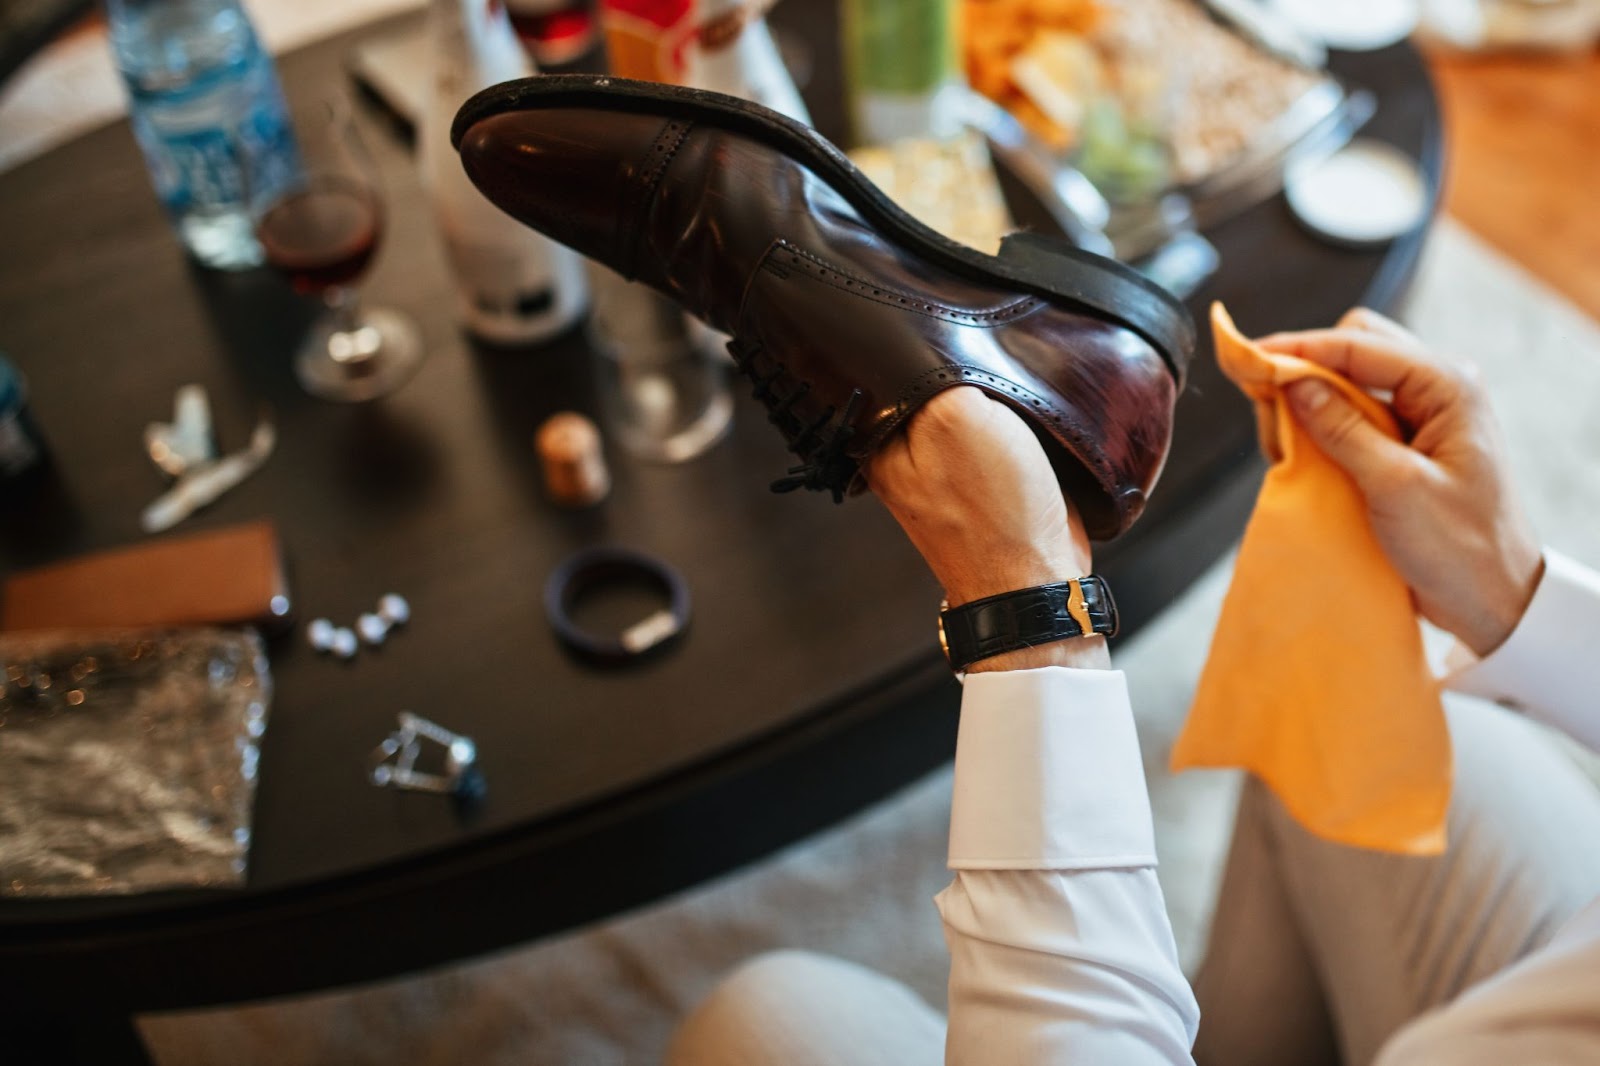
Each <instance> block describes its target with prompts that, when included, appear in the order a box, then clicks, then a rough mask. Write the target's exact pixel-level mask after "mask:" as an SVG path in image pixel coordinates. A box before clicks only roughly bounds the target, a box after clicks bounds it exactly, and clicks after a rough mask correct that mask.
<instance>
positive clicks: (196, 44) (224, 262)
mask: <svg viewBox="0 0 1600 1066" xmlns="http://www.w3.org/2000/svg"><path fill="white" fill-rule="evenodd" d="M106 12H107V16H108V20H109V24H110V37H111V48H112V52H113V54H114V56H115V58H116V63H117V67H118V69H119V70H121V72H122V77H123V80H124V81H125V82H126V84H127V87H128V114H129V118H130V120H131V122H132V123H133V132H134V135H135V136H136V137H137V138H138V141H139V147H140V148H142V149H143V150H144V157H145V163H146V165H147V166H148V167H149V168H150V178H151V181H152V182H153V183H154V184H155V188H156V194H157V195H158V196H159V197H160V198H161V202H162V205H163V206H164V207H165V208H166V209H167V213H168V214H169V215H170V216H171V217H172V221H173V224H174V225H175V226H176V227H177V230H178V234H179V236H180V237H181V238H182V239H183V243H184V245H185V246H186V247H187V248H188V250H189V252H190V254H192V255H193V256H194V257H195V259H197V260H199V261H200V262H201V263H203V264H205V265H206V266H210V267H219V268H222V269H225V270H243V269H246V268H248V267H253V266H257V265H259V264H260V263H261V262H262V258H263V256H262V251H261V246H260V245H259V244H258V243H257V242H256V239H255V234H254V231H253V227H252V225H251V217H250V205H251V202H252V200H255V201H257V202H261V201H264V200H267V199H270V198H271V197H272V196H273V195H274V194H275V193H276V192H277V191H278V190H280V189H283V188H285V187H287V186H288V185H290V184H292V183H293V181H294V180H295V178H296V176H297V175H298V173H299V170H300V160H299V152H298V150H297V149H296V147H295V142H294V132H293V129H292V127H291V126H290V124H289V115H288V110H287V108H286V107H285V106H284V102H283V90H282V88H281V87H280V86H279V84H278V75H277V72H276V71H275V70H274V69H273V65H272V59H271V57H270V56H268V55H267V53H266V51H265V50H263V49H262V47H261V42H260V41H259V40H258V39H257V38H256V33H255V29H254V28H253V27H252V26H251V25H250V19H249V17H248V16H246V14H245V12H244V9H243V8H242V7H240V5H239V0H106Z"/></svg>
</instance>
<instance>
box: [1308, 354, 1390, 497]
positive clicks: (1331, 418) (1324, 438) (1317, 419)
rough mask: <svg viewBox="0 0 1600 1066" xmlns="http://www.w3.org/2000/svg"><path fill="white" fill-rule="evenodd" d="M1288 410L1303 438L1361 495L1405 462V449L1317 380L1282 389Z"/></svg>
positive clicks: (1313, 379)
mask: <svg viewBox="0 0 1600 1066" xmlns="http://www.w3.org/2000/svg"><path fill="white" fill-rule="evenodd" d="M1283 391H1284V395H1286V396H1287V397H1288V398H1289V408H1290V410H1292V411H1293V412H1294V415H1295V418H1296V419H1297V420H1298V421H1299V423H1300V425H1301V426H1302V427H1304V428H1305V431H1306V434H1307V435H1308V436H1309V437H1310V438H1311V440H1312V441H1313V442H1314V443H1315V444H1316V446H1317V447H1318V448H1320V449H1322V452H1323V454H1325V455H1326V456H1327V457H1328V458H1329V459H1332V460H1333V461H1334V462H1335V463H1337V464H1338V465H1339V466H1340V467H1342V468H1343V469H1344V471H1345V472H1346V473H1347V474H1349V475H1350V476H1351V477H1352V478H1354V479H1355V481H1356V484H1357V485H1359V486H1360V487H1361V490H1362V491H1363V492H1368V490H1369V487H1375V486H1376V485H1377V484H1379V482H1380V478H1381V476H1382V475H1383V474H1384V473H1385V472H1391V471H1393V469H1394V467H1395V465H1396V464H1401V465H1403V464H1404V463H1405V462H1406V461H1407V458H1408V456H1407V452H1408V449H1407V448H1406V447H1405V446H1404V445H1402V444H1399V443H1396V442H1395V441H1394V440H1391V439H1390V438H1389V437H1387V436H1385V435H1384V433H1383V431H1382V430H1380V429H1378V427H1377V426H1374V425H1373V424H1372V423H1371V422H1368V421H1367V420H1366V418H1364V417H1363V416H1362V414H1361V412H1360V411H1359V410H1358V409H1357V408H1356V406H1355V405H1354V404H1352V403H1351V402H1350V401H1349V400H1347V399H1345V398H1344V397H1343V396H1341V395H1340V394H1339V391H1338V390H1337V389H1335V388H1333V387H1332V386H1331V385H1329V384H1328V383H1327V382H1324V381H1319V380H1317V379H1316V378H1302V379H1301V380H1299V381H1295V382H1291V383H1290V384H1288V385H1286V386H1284V390H1283Z"/></svg>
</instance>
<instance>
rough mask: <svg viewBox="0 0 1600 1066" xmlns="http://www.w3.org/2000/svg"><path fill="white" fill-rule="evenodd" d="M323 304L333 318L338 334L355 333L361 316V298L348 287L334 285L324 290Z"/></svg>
mask: <svg viewBox="0 0 1600 1066" xmlns="http://www.w3.org/2000/svg"><path fill="white" fill-rule="evenodd" d="M322 302H323V304H325V305H326V306H327V308H328V313H329V314H330V315H332V316H333V328H334V330H335V331H336V332H338V333H351V332H354V330H355V328H356V325H357V322H358V320H359V318H360V316H361V297H360V295H359V294H358V293H357V292H356V290H355V289H353V288H351V287H350V286H348V285H334V286H332V287H331V288H327V289H323V290H322Z"/></svg>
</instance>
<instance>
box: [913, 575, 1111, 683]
mask: <svg viewBox="0 0 1600 1066" xmlns="http://www.w3.org/2000/svg"><path fill="white" fill-rule="evenodd" d="M939 628H940V633H941V635H942V637H943V642H944V649H945V655H946V656H947V657H948V658H949V660H950V666H951V667H952V668H953V669H954V670H956V671H957V672H960V671H962V670H965V669H966V668H967V667H968V666H970V665H971V664H973V663H975V662H977V661H979V660H980V659H988V658H990V657H992V656H995V655H1003V654H1005V653H1006V652H1008V651H1016V650H1017V649H1018V648H1031V647H1034V646H1035V645H1038V644H1049V643H1052V642H1054V641H1057V640H1066V639H1068V638H1070V637H1081V636H1085V635H1086V634H1088V633H1090V632H1093V633H1099V634H1102V635H1104V636H1108V637H1110V636H1115V635H1116V632H1117V605H1116V602H1115V601H1114V600H1112V598H1111V589H1110V588H1108V587H1107V586H1106V583H1105V580H1104V579H1103V578H1101V577H1099V576H1097V575H1095V574H1090V575H1089V576H1088V577H1080V578H1077V579H1075V580H1072V581H1061V582H1057V583H1055V584H1052V585H1037V586H1035V587H1033V588H1029V589H1018V590H1016V591H1015V592H1002V593H1000V594H999V595H998V596H986V597H984V598H983V599H981V600H973V601H972V602H971V603H963V604H962V605H961V606H959V607H952V608H950V609H948V610H946V611H942V612H940V614H939Z"/></svg>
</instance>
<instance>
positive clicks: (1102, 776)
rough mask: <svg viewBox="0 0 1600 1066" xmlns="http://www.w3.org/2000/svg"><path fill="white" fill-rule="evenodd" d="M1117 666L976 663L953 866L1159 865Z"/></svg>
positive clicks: (959, 775) (959, 764)
mask: <svg viewBox="0 0 1600 1066" xmlns="http://www.w3.org/2000/svg"><path fill="white" fill-rule="evenodd" d="M1155 863H1156V855H1155V833H1154V830H1153V828H1152V826H1151V821H1150V798H1149V795H1148V794H1147V792H1146V791H1145V782H1144V766H1143V764H1142V763H1141V762H1140V759H1139V738H1138V736H1137V734H1136V733H1135V732H1134V728H1133V711H1132V708H1131V707H1130V705H1129V702H1128V686H1127V682H1126V681H1125V679H1124V678H1123V675H1122V673H1121V671H1114V670H1074V669H1069V668H1067V667H1062V666H1049V667H1043V668H1041V669H1037V670H1011V671H996V672H993V673H975V674H968V675H967V678H966V688H965V691H964V693H963V695H962V699H961V728H960V733H959V735H958V738H957V741H956V769H955V794H954V797H953V800H952V804H951V812H950V868H951V869H953V870H1085V869H1104V868H1125V867H1138V866H1154V865H1155Z"/></svg>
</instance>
